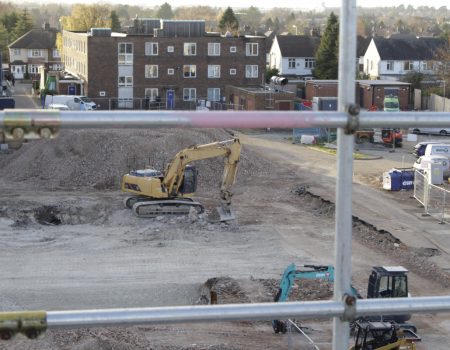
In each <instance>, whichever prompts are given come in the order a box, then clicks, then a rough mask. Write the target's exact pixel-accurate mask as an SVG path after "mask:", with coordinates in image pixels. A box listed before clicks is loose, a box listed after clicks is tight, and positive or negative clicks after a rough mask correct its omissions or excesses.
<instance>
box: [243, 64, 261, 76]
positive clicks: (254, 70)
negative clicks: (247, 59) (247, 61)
mask: <svg viewBox="0 0 450 350" xmlns="http://www.w3.org/2000/svg"><path fill="white" fill-rule="evenodd" d="M245 77H246V78H258V66H257V65H246V66H245Z"/></svg>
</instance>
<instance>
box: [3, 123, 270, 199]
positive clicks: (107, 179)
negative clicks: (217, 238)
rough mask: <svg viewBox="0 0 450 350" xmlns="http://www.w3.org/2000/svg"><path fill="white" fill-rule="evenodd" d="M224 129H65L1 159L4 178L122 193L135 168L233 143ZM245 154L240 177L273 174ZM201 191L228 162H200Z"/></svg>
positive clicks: (215, 181)
mask: <svg viewBox="0 0 450 350" xmlns="http://www.w3.org/2000/svg"><path fill="white" fill-rule="evenodd" d="M231 138H232V135H231V134H230V133H228V132H226V131H224V130H222V129H201V130H197V129H183V130H180V129H153V130H150V129H145V130H139V129H120V130H111V129H109V130H96V129H90V130H64V131H63V132H61V134H60V136H59V137H58V138H57V139H55V140H38V141H31V142H28V143H27V144H24V145H23V146H22V148H21V149H19V150H17V151H15V152H12V153H10V154H5V155H2V156H1V157H0V176H1V177H2V178H3V179H8V180H10V181H20V182H26V183H30V185H33V186H35V187H36V188H39V189H53V190H54V189H66V190H67V189H79V188H84V187H87V188H94V189H98V190H102V189H118V188H119V187H120V179H121V177H122V176H123V175H124V174H126V173H128V171H129V170H130V169H133V168H142V167H143V166H144V165H151V166H152V167H154V168H155V169H158V170H163V169H164V166H165V164H167V163H168V162H169V161H170V160H171V159H172V158H173V156H174V155H175V154H176V153H177V152H178V151H180V150H182V149H184V148H186V147H188V146H191V145H195V144H205V143H210V142H214V141H224V140H228V139H231ZM260 162H261V161H260V160H259V159H256V158H254V157H252V156H251V155H249V154H247V153H246V151H245V150H243V151H242V155H241V164H240V169H239V175H238V179H239V176H244V177H245V176H251V175H254V174H260V173H264V172H267V173H268V172H269V171H270V169H268V167H270V164H267V163H266V164H264V165H263V164H261V163H260ZM195 165H196V166H197V168H198V169H199V171H200V175H199V185H200V186H199V187H201V188H202V189H208V188H212V187H214V188H216V187H217V186H218V183H220V179H221V174H222V171H223V159H222V158H212V159H207V160H203V161H199V162H196V163H195Z"/></svg>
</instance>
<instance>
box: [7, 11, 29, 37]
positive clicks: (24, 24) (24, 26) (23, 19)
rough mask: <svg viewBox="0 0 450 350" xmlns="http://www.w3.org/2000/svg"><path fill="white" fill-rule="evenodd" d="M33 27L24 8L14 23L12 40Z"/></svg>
mask: <svg viewBox="0 0 450 350" xmlns="http://www.w3.org/2000/svg"><path fill="white" fill-rule="evenodd" d="M32 28H33V22H32V20H31V17H30V14H29V13H28V11H27V9H24V10H23V11H22V13H21V14H20V15H19V18H18V19H17V22H16V25H15V27H14V29H13V33H12V37H13V40H15V39H17V38H20V37H21V36H22V35H24V34H25V33H28V32H29V31H30V30H31V29H32Z"/></svg>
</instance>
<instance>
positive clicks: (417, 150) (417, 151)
mask: <svg viewBox="0 0 450 350" xmlns="http://www.w3.org/2000/svg"><path fill="white" fill-rule="evenodd" d="M439 143H441V144H442V143H443V142H442V141H435V140H432V141H431V140H430V141H422V142H419V143H418V144H417V145H415V146H414V150H413V152H412V154H414V155H415V156H416V157H417V158H419V157H421V156H423V155H425V149H426V148H427V145H430V144H439Z"/></svg>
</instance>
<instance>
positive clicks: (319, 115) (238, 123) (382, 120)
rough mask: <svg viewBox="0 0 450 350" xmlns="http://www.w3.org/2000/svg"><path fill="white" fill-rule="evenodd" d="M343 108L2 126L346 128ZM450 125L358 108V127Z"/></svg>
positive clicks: (151, 114)
mask: <svg viewBox="0 0 450 350" xmlns="http://www.w3.org/2000/svg"><path fill="white" fill-rule="evenodd" d="M350 119H351V118H350V117H349V114H347V113H344V112H323V111H320V112H311V111H306V112H305V111H270V112H269V111H213V112H212V111H209V112H203V111H202V112H199V111H57V110H32V109H28V110H27V109H12V110H5V111H2V112H0V128H2V129H11V128H17V127H44V126H52V127H58V128H64V129H66V128H68V129H73V128H79V129H82V128H161V127H170V128H174V127H179V128H241V129H251V128H274V129H276V128H311V127H327V128H346V127H348V126H349V125H352V126H353V127H354V126H355V118H353V119H352V120H350ZM433 126H437V127H450V113H447V112H397V113H394V112H392V113H389V112H360V113H359V114H357V116H356V127H357V128H377V127H390V128H392V127H396V128H407V127H433Z"/></svg>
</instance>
